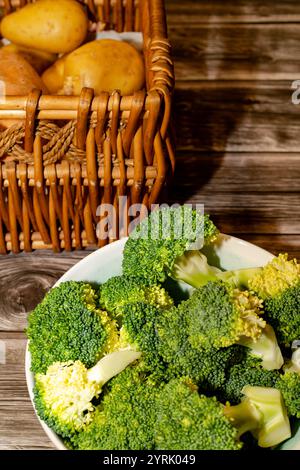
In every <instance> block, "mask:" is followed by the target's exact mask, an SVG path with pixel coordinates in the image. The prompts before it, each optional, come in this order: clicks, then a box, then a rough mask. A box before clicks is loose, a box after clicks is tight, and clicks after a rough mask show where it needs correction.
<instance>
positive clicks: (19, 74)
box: [0, 47, 48, 127]
mask: <svg viewBox="0 0 300 470" xmlns="http://www.w3.org/2000/svg"><path fill="white" fill-rule="evenodd" d="M34 88H39V89H40V90H42V91H43V92H44V93H47V92H48V90H47V88H46V87H45V85H44V83H43V81H42V79H41V78H40V76H39V75H38V74H37V72H36V71H35V70H34V68H33V67H32V66H31V65H30V64H29V63H28V62H27V61H26V60H25V59H24V58H23V57H22V56H21V55H19V54H17V53H15V52H11V51H9V50H6V48H5V47H4V48H3V49H1V50H0V100H1V99H3V98H4V97H5V96H6V95H7V96H18V95H19V96H23V95H28V93H30V92H31V91H32V90H33V89H34ZM14 122H19V121H14V120H7V119H1V120H0V126H2V127H9V126H10V125H11V124H13V123H14Z"/></svg>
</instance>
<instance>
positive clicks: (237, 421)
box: [224, 398, 262, 438]
mask: <svg viewBox="0 0 300 470" xmlns="http://www.w3.org/2000/svg"><path fill="white" fill-rule="evenodd" d="M224 415H225V416H226V417H227V418H228V419H229V420H230V421H231V422H232V424H233V426H234V427H235V428H237V430H238V436H237V437H238V438H239V437H241V436H242V435H243V434H245V432H248V431H254V430H256V429H257V427H258V424H259V423H260V422H261V420H262V414H261V412H260V411H259V410H258V409H257V408H256V406H254V405H253V404H252V402H251V400H249V399H247V398H246V399H244V400H243V401H241V403H239V404H238V405H235V406H230V405H226V406H225V407H224Z"/></svg>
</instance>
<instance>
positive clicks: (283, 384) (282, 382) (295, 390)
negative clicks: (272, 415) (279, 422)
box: [276, 372, 300, 418]
mask: <svg viewBox="0 0 300 470" xmlns="http://www.w3.org/2000/svg"><path fill="white" fill-rule="evenodd" d="M276 388H278V390H280V391H281V393H282V396H283V399H284V403H285V406H286V408H287V411H288V414H289V415H290V416H295V417H296V418H300V374H298V373H297V372H285V374H283V375H281V376H280V377H279V378H278V380H277V382H276Z"/></svg>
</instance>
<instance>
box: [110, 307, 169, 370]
mask: <svg viewBox="0 0 300 470" xmlns="http://www.w3.org/2000/svg"><path fill="white" fill-rule="evenodd" d="M162 314H163V310H159V309H158V308H157V307H155V306H153V305H150V304H146V303H144V302H136V303H131V304H127V305H125V306H124V310H123V322H122V327H121V330H120V343H119V347H120V348H122V349H126V348H128V347H130V348H131V349H135V350H137V351H140V352H141V353H142V359H143V363H144V365H145V367H146V368H147V370H149V372H152V373H155V374H163V373H164V372H165V368H166V366H165V364H164V362H163V361H162V358H161V356H160V355H159V353H158V336H157V333H156V322H157V318H159V316H160V315H162Z"/></svg>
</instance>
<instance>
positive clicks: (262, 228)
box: [169, 185, 300, 238]
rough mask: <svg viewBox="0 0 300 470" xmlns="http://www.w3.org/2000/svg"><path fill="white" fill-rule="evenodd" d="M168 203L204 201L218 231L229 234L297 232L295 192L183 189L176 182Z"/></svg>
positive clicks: (299, 209)
mask: <svg viewBox="0 0 300 470" xmlns="http://www.w3.org/2000/svg"><path fill="white" fill-rule="evenodd" d="M169 202H171V203H175V202H179V203H193V204H204V206H205V210H206V212H208V213H209V214H211V216H212V218H213V220H214V221H215V223H216V224H217V225H218V226H219V228H220V230H221V231H222V232H224V233H228V234H239V236H241V238H243V235H244V234H247V233H255V234H276V235H283V234H290V235H292V234H299V233H300V198H299V195H298V194H294V193H279V194H273V193H265V194H261V195H260V194H251V193H250V194H247V193H241V194H234V193H218V192H217V191H216V192H211V191H210V192H205V191H202V190H201V188H200V189H199V188H198V189H197V188H189V191H188V190H187V189H185V190H184V191H182V188H181V186H179V185H177V186H176V185H175V186H174V191H173V194H172V198H170V201H169Z"/></svg>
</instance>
